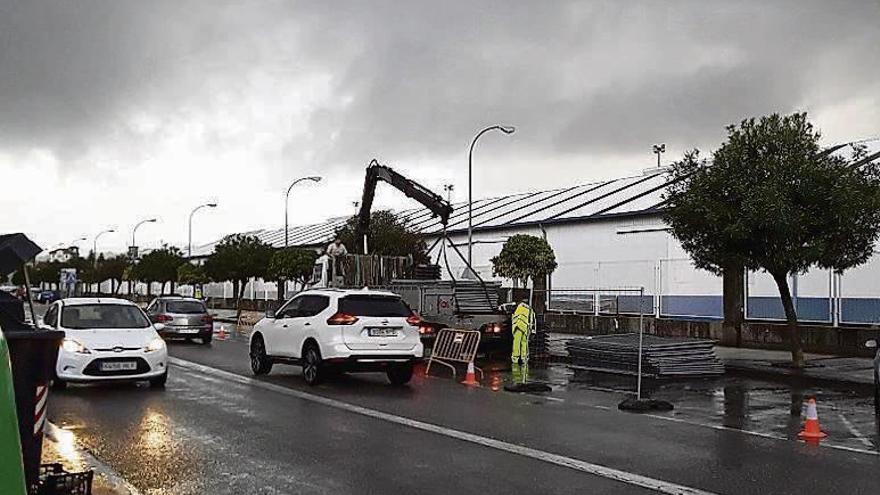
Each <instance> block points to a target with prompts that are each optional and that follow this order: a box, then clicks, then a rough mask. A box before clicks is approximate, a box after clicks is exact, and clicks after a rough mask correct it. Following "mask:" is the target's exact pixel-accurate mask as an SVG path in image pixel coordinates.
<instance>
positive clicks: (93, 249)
mask: <svg viewBox="0 0 880 495" xmlns="http://www.w3.org/2000/svg"><path fill="white" fill-rule="evenodd" d="M112 232H116V229H107V230H102V231H101V232H98V235H96V236H95V242H94V243H93V245H92V253H94V255H95V263H94V266H95V268H97V267H98V238H99V237H101V236H102V235H104V234H110V233H112Z"/></svg>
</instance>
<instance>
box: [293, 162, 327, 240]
mask: <svg viewBox="0 0 880 495" xmlns="http://www.w3.org/2000/svg"><path fill="white" fill-rule="evenodd" d="M304 180H310V181H312V182H321V177H319V176H317V175H314V176H311V177H301V178H299V179H296V180H295V181H293V183H291V184H290V186H289V187H288V188H287V193H286V194H285V195H284V247H287V203H288V199H289V198H290V190H291V189H293V186H295V185H297V184H299V183H300V182H302V181H304Z"/></svg>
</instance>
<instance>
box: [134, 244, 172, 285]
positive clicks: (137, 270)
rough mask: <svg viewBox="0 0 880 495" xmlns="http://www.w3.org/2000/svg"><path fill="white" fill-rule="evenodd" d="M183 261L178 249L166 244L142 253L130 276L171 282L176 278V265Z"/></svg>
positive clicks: (144, 279)
mask: <svg viewBox="0 0 880 495" xmlns="http://www.w3.org/2000/svg"><path fill="white" fill-rule="evenodd" d="M183 263H184V260H183V257H182V256H181V254H180V250H179V249H177V248H176V247H173V246H167V245H166V246H163V247H162V248H160V249H155V250H153V251H150V252H149V253H147V254H145V255H143V256H142V257H141V260H140V261H139V262H138V264H137V265H135V266H134V270H132V272H133V273H132V276H133V277H134V278H135V279H136V280H142V281H144V282H161V283H163V284H164V283H165V282H173V281H175V280H177V267H179V266H180V265H181V264H183Z"/></svg>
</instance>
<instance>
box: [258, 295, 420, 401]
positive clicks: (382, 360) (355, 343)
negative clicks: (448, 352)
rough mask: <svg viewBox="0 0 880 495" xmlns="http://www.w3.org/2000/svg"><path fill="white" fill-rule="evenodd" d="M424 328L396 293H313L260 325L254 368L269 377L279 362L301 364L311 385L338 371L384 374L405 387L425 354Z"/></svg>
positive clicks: (290, 301) (300, 298)
mask: <svg viewBox="0 0 880 495" xmlns="http://www.w3.org/2000/svg"><path fill="white" fill-rule="evenodd" d="M420 323H421V320H420V318H419V316H418V315H417V314H415V313H414V312H413V311H412V310H411V309H410V308H409V306H407V305H406V303H405V302H404V301H403V300H402V299H401V298H400V296H398V295H397V294H393V293H391V292H383V291H374V290H367V289H364V290H338V289H321V290H308V291H305V292H301V293H299V294H297V295H296V296H295V297H294V298H292V299H291V300H289V301H287V303H286V304H285V305H284V306H282V307H281V309H279V310H278V311H277V312H274V313H273V312H269V313H267V315H266V318H263V319H262V320H260V321H259V322H258V323H257V324H256V326H255V327H254V331H253V332H252V333H251V338H250V359H251V369H252V370H253V372H254V374H256V375H263V374H266V373H268V372H269V371H270V370H271V369H272V365H273V364H275V363H283V364H296V365H301V366H302V368H303V378H305V380H306V383H308V384H309V385H316V384H318V383H320V382H321V380H322V379H323V378H325V377H326V376H327V375H328V374H331V373H333V372H346V371H384V372H386V373H387V375H388V380H389V381H390V382H391V383H392V384H394V385H403V384H406V383H407V382H409V380H410V378H412V373H413V363H414V362H415V361H416V360H417V359H420V358H421V357H422V354H423V352H424V349H423V347H422V342H421V340H420V338H419V324H420Z"/></svg>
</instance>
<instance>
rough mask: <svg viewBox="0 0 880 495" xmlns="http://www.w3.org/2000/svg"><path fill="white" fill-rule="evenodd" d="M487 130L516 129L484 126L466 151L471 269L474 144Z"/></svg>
mask: <svg viewBox="0 0 880 495" xmlns="http://www.w3.org/2000/svg"><path fill="white" fill-rule="evenodd" d="M489 131H501V132H503V133H504V134H513V133H514V132H515V131H516V128H515V127H513V126H509V125H491V126H489V127H486V128H485V129H483V130H482V131H480V132H478V133H477V135H476V136H474V140H473V141H471V148H470V151H468V251H467V252H468V257H467V262H468V266H469V269H470V270H473V239H474V225H473V223H474V195H473V188H474V179H473V177H474V174H473V172H474V146H476V144H477V140H478V139H480V136H482V135H483V134H485V133H487V132H489Z"/></svg>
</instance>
